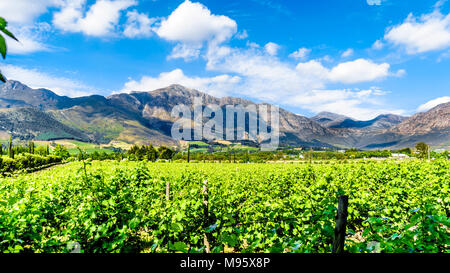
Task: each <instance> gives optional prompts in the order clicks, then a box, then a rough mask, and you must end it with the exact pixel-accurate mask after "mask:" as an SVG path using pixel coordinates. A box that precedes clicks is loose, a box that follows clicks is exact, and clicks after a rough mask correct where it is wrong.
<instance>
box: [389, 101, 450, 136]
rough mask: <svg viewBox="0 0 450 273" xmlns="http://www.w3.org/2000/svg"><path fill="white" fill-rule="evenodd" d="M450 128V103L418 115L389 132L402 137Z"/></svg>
mask: <svg viewBox="0 0 450 273" xmlns="http://www.w3.org/2000/svg"><path fill="white" fill-rule="evenodd" d="M449 128H450V102H448V103H444V104H441V105H438V106H436V107H434V108H433V109H431V110H429V111H428V112H425V113H418V114H415V115H414V116H412V117H410V118H409V119H407V120H405V121H403V122H402V123H400V124H398V125H396V126H394V127H392V128H391V129H390V130H389V131H390V132H393V133H399V134H402V135H418V134H428V133H433V132H438V131H441V130H448V129H449Z"/></svg>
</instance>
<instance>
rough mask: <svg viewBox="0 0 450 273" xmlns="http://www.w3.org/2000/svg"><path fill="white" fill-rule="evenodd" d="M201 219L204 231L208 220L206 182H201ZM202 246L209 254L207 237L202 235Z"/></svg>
mask: <svg viewBox="0 0 450 273" xmlns="http://www.w3.org/2000/svg"><path fill="white" fill-rule="evenodd" d="M203 217H204V219H205V220H204V226H203V228H204V229H205V230H206V228H207V227H208V219H209V212H208V180H205V181H203ZM203 244H204V245H205V247H206V253H211V249H210V246H209V242H208V235H207V234H206V232H205V234H204V235H203Z"/></svg>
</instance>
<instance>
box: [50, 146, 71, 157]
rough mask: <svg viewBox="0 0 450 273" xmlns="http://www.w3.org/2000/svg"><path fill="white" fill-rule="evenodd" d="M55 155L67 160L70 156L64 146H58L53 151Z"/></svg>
mask: <svg viewBox="0 0 450 273" xmlns="http://www.w3.org/2000/svg"><path fill="white" fill-rule="evenodd" d="M53 153H54V154H55V155H56V156H59V157H61V158H63V159H67V158H68V157H69V156H70V154H69V151H68V150H67V148H66V147H64V146H62V145H57V146H56V147H55V149H54V150H53Z"/></svg>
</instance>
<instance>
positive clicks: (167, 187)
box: [166, 182, 170, 202]
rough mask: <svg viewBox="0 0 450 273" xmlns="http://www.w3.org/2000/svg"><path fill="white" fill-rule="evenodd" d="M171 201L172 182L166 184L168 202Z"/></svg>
mask: <svg viewBox="0 0 450 273" xmlns="http://www.w3.org/2000/svg"><path fill="white" fill-rule="evenodd" d="M169 200H170V182H167V183H166V201H167V202H169Z"/></svg>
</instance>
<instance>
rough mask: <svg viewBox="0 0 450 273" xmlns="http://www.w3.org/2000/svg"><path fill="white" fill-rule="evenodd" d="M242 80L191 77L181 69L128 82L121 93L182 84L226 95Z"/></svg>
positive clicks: (214, 93)
mask: <svg viewBox="0 0 450 273" xmlns="http://www.w3.org/2000/svg"><path fill="white" fill-rule="evenodd" d="M240 81H241V78H239V77H237V76H230V75H219V76H215V77H203V78H202V77H189V76H186V75H185V74H184V72H183V71H182V70H181V69H175V70H173V71H171V72H167V73H161V74H160V75H159V76H158V77H148V76H144V77H142V78H141V79H140V80H139V81H135V80H131V81H129V82H127V83H126V84H125V86H124V88H123V90H122V91H121V92H131V91H153V90H156V89H159V88H164V87H167V86H169V85H172V84H180V85H183V86H185V87H187V88H193V89H197V90H200V91H203V92H206V93H209V94H211V95H213V96H223V95H226V94H227V93H228V92H227V91H228V90H230V89H232V88H234V87H235V86H236V85H237V84H238V83H240Z"/></svg>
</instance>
